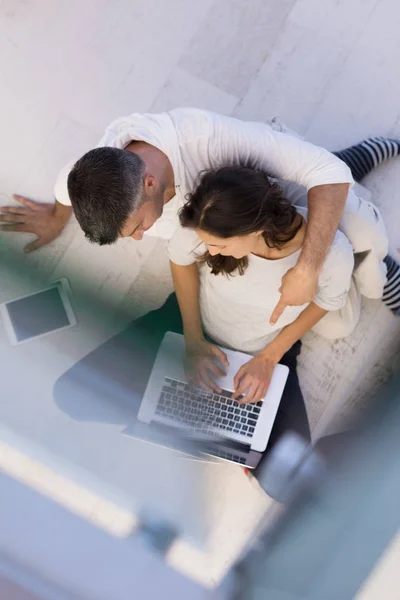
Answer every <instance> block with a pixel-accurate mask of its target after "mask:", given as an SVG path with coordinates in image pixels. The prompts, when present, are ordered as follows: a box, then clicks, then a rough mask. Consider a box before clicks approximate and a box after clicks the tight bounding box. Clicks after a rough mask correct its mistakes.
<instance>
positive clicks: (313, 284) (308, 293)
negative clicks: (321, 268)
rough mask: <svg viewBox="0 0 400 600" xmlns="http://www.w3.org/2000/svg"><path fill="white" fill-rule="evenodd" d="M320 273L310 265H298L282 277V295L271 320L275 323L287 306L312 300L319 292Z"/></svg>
mask: <svg viewBox="0 0 400 600" xmlns="http://www.w3.org/2000/svg"><path fill="white" fill-rule="evenodd" d="M318 277H319V275H318V273H317V272H316V271H315V270H314V269H312V268H309V267H303V266H300V265H296V266H295V267H293V268H292V269H289V271H287V273H285V275H284V276H283V277H282V285H281V288H280V290H279V291H280V294H281V297H280V299H279V302H278V304H277V305H276V306H275V308H274V311H273V313H272V315H271V318H270V320H269V322H270V323H271V325H275V323H276V322H277V321H278V319H279V318H280V317H281V315H282V313H283V311H284V310H285V308H286V307H287V306H302V305H303V304H308V303H310V302H312V301H313V300H314V298H315V296H316V293H317V286H318Z"/></svg>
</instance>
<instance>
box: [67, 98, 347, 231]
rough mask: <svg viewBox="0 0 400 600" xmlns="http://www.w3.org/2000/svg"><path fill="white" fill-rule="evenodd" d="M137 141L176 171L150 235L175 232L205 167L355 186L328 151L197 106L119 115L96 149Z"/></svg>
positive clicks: (303, 183)
mask: <svg viewBox="0 0 400 600" xmlns="http://www.w3.org/2000/svg"><path fill="white" fill-rule="evenodd" d="M133 140H137V141H144V142H147V143H148V144H151V145H152V146H155V147H156V148H158V149H160V150H161V151H162V152H164V154H165V155H166V156H167V157H168V159H169V161H170V163H171V165H172V168H173V172H174V178H175V187H176V195H175V196H174V197H173V198H172V199H171V200H170V201H169V202H168V203H167V204H166V205H165V206H164V211H163V214H162V216H161V218H160V219H159V220H158V221H157V222H156V223H155V224H154V225H153V227H151V228H150V229H149V230H148V231H147V234H150V235H155V236H159V237H162V238H165V239H170V238H171V237H172V235H173V233H174V232H175V231H176V229H177V227H178V225H179V223H178V216H177V213H178V210H179V208H180V207H181V206H182V205H183V203H184V201H185V196H186V195H187V194H188V193H190V192H192V191H193V189H194V187H195V185H196V181H197V180H198V177H199V174H200V173H201V172H202V171H204V170H207V169H215V168H218V167H222V166H233V165H239V164H241V165H243V164H249V163H250V164H251V165H253V166H255V167H257V168H260V169H262V170H263V171H265V172H266V173H268V174H269V175H271V176H272V177H276V178H278V179H281V180H286V181H291V182H295V183H297V184H299V185H301V186H304V188H305V189H306V190H309V189H311V188H313V187H315V186H318V185H324V184H333V183H350V184H352V183H353V178H352V175H351V171H350V169H349V168H348V167H347V165H345V163H343V162H342V161H341V160H339V159H338V158H337V157H335V156H334V155H333V154H331V153H330V152H328V151H327V150H325V149H324V148H320V147H318V146H314V145H312V144H309V143H307V142H304V141H303V140H301V139H299V138H296V137H293V136H290V135H287V134H284V133H280V132H276V131H274V130H273V129H272V128H271V127H270V126H269V125H267V124H265V123H255V122H248V121H241V120H238V119H234V118H231V117H226V116H223V115H219V114H216V113H212V112H209V111H205V110H200V109H196V108H177V109H175V110H172V111H170V112H166V113H161V114H136V113H134V114H132V115H129V116H127V117H121V118H119V119H117V120H115V121H113V122H112V123H111V124H110V125H109V127H108V128H107V129H106V131H105V133H104V135H103V137H102V138H101V140H100V142H99V144H98V147H101V146H111V147H113V148H125V147H126V146H127V145H128V144H130V143H131V142H132V141H133ZM77 158H79V157H77ZM74 162H75V161H73V162H72V163H69V164H68V165H66V166H65V167H64V168H63V169H62V170H61V172H60V174H59V176H58V178H57V182H56V185H55V197H56V199H57V200H58V202H60V203H61V204H66V205H70V204H71V200H70V198H69V194H68V187H67V179H68V174H69V172H70V170H71V168H72V166H73V164H74Z"/></svg>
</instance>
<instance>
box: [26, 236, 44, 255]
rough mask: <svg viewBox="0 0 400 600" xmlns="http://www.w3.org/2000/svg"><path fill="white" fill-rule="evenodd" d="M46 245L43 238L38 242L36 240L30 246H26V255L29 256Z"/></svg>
mask: <svg viewBox="0 0 400 600" xmlns="http://www.w3.org/2000/svg"><path fill="white" fill-rule="evenodd" d="M45 244H46V242H45V241H43V240H42V239H41V238H38V239H37V240H34V241H33V242H31V243H30V244H27V245H26V246H25V248H24V252H25V253H26V254H29V252H33V251H34V250H38V248H41V247H42V246H44V245H45Z"/></svg>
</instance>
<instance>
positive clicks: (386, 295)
mask: <svg viewBox="0 0 400 600" xmlns="http://www.w3.org/2000/svg"><path fill="white" fill-rule="evenodd" d="M384 260H385V263H386V266H387V284H386V285H385V288H384V290H383V297H382V301H383V302H384V304H386V306H388V307H389V308H390V310H391V311H392V312H393V313H394V314H395V315H397V316H400V265H399V264H398V263H397V262H396V261H395V260H394V258H392V257H391V256H389V255H388V256H386V258H385V259H384Z"/></svg>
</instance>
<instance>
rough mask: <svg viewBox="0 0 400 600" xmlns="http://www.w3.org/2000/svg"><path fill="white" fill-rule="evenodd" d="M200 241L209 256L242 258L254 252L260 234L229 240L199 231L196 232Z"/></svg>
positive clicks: (250, 234)
mask: <svg viewBox="0 0 400 600" xmlns="http://www.w3.org/2000/svg"><path fill="white" fill-rule="evenodd" d="M196 233H197V235H198V236H199V238H200V239H201V241H202V242H203V243H204V244H205V245H206V246H207V250H208V251H209V253H210V254H211V256H215V255H216V254H221V256H233V257H234V258H237V259H239V258H243V257H244V256H248V255H249V254H251V253H252V252H254V251H255V250H256V249H257V247H258V245H259V239H260V233H249V234H248V235H241V236H236V237H230V238H220V237H216V236H214V235H211V234H210V233H207V232H206V231H202V230H201V229H197V230H196Z"/></svg>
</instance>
